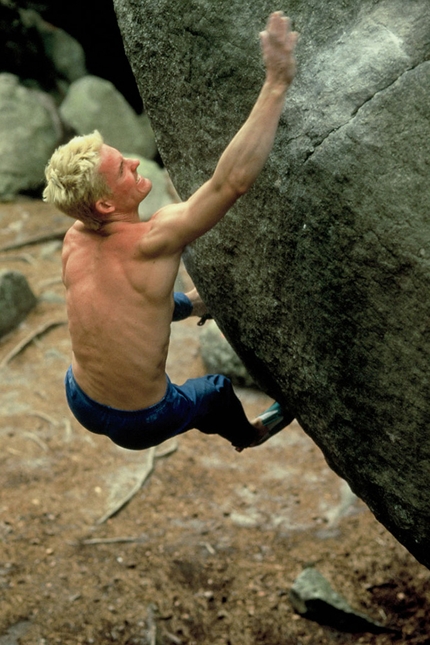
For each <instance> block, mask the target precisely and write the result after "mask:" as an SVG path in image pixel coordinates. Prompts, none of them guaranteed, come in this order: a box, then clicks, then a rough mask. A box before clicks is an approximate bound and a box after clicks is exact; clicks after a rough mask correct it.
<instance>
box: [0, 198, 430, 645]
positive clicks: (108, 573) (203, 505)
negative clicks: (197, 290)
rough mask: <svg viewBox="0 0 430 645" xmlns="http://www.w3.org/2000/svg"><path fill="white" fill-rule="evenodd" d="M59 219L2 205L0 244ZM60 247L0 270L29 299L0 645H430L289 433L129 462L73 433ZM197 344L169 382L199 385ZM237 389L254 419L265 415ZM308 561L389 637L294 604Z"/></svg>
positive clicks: (2, 415) (399, 585)
mask: <svg viewBox="0 0 430 645" xmlns="http://www.w3.org/2000/svg"><path fill="white" fill-rule="evenodd" d="M69 222H70V221H69V220H67V218H65V217H64V216H62V215H59V214H58V213H57V212H56V211H55V209H53V208H52V207H49V206H47V205H44V204H42V203H41V202H39V201H37V200H34V201H33V200H22V201H19V202H16V203H13V204H3V205H0V246H2V247H4V245H5V244H7V243H10V242H14V241H19V240H23V239H26V238H27V237H28V236H31V235H34V234H41V233H44V232H46V233H47V235H49V233H50V232H52V231H53V230H56V229H58V228H61V227H63V226H67V225H68V224H69ZM60 249H61V242H60V241H58V240H46V241H44V242H41V243H38V244H31V245H26V246H24V247H21V248H17V249H11V250H9V251H2V252H0V269H2V268H8V269H14V270H17V271H20V272H22V273H23V274H24V275H25V276H26V277H27V279H28V281H29V283H30V285H31V287H32V289H33V291H34V293H35V294H36V295H37V297H38V305H37V307H36V308H35V309H34V310H33V311H32V312H31V313H30V314H29V315H28V317H27V319H26V320H25V322H24V323H22V324H21V325H20V327H19V328H18V329H16V330H15V331H14V332H13V333H11V334H9V335H8V336H7V337H4V338H3V339H1V341H0V364H1V367H0V369H1V372H2V388H1V394H0V446H1V450H0V462H1V468H0V491H1V493H0V495H1V497H0V536H1V544H2V546H1V558H0V594H1V605H0V645H15V644H17V643H21V644H22V645H24V644H25V645H30V644H31V645H51V644H56V643H61V644H62V645H69V644H70V645H71V644H78V643H84V644H91V643H94V644H97V645H98V644H100V645H101V644H106V643H119V644H120V645H168V644H171V643H173V644H174V645H175V644H176V645H180V644H189V645H192V644H196V645H209V644H210V645H221V644H222V645H260V644H261V645H263V644H264V645H293V644H294V645H305V644H307V643H312V644H313V645H319V644H321V645H329V644H332V643H341V644H349V643H363V644H366V645H370V644H372V645H387V644H389V643H399V644H400V643H408V644H411V645H412V644H414V645H416V644H421V643H430V611H429V607H430V584H429V583H430V572H429V571H428V570H427V569H426V568H424V567H423V566H421V565H420V564H419V563H417V562H416V560H415V559H414V558H413V557H412V556H411V555H410V554H409V553H408V552H407V551H406V550H405V549H404V548H403V547H402V546H401V545H400V544H399V543H398V542H397V541H396V540H395V539H394V538H393V537H392V536H391V535H390V534H389V533H388V532H387V531H386V530H385V529H384V527H382V526H381V525H380V524H379V523H378V522H377V521H376V520H375V519H374V517H373V516H372V514H371V513H370V512H369V510H368V509H367V507H366V506H365V505H364V504H363V503H362V502H361V501H359V500H357V499H356V498H354V497H353V496H351V495H350V494H349V492H348V488H347V487H346V485H345V483H344V482H343V481H342V480H340V479H339V478H338V477H337V476H336V475H335V474H334V473H333V472H332V471H331V470H330V469H329V468H328V466H327V464H326V462H325V460H324V458H323V456H322V454H321V452H320V451H319V449H318V448H317V447H316V446H315V444H314V443H313V442H312V441H311V439H310V438H309V437H308V436H307V435H306V434H305V433H304V432H303V430H302V429H301V428H300V426H299V425H298V424H297V423H296V422H293V423H292V424H291V425H290V426H289V428H288V429H286V430H285V431H283V432H282V433H280V434H279V435H277V436H276V437H274V438H273V439H272V440H271V441H270V442H268V443H266V444H264V445H263V446H261V447H259V448H256V449H253V450H247V451H245V452H243V453H242V454H238V453H236V452H235V451H234V450H233V449H232V447H231V446H230V445H229V444H228V443H227V442H226V441H224V440H222V439H221V438H219V437H207V436H205V435H202V434H201V433H199V432H198V431H191V432H189V433H187V434H186V435H184V436H182V437H181V438H180V439H179V440H178V441H171V442H167V443H166V444H164V445H162V446H160V447H159V448H158V450H157V451H156V452H155V451H153V450H151V451H145V452H138V453H135V452H130V451H126V450H122V449H120V448H118V447H116V446H115V445H113V444H111V443H110V442H109V440H108V439H106V438H103V437H98V436H93V435H90V434H89V433H88V432H87V431H85V430H84V429H83V428H82V427H81V426H79V424H78V423H77V422H76V421H75V420H74V419H73V418H72V416H71V414H70V413H69V411H68V409H67V406H66V403H65V398H64V393H63V385H62V382H63V376H64V372H65V370H66V369H67V366H68V364H69V357H70V343H69V339H68V334H67V326H66V325H65V324H61V323H62V322H63V321H65V307H64V293H63V287H62V284H61V281H60ZM50 323H52V326H49V327H48V328H47V330H46V331H45V332H44V333H42V334H39V335H38V336H37V337H36V338H35V339H34V340H33V341H32V342H31V343H29V344H28V345H25V346H24V347H23V349H22V350H21V351H19V353H17V354H16V355H15V356H10V352H11V351H13V350H14V349H17V348H18V347H19V343H21V342H22V341H24V340H25V339H26V338H28V337H29V335H32V334H34V332H35V331H37V330H38V329H41V325H45V324H46V325H48V324H50ZM57 323H60V324H57ZM200 333H201V330H200V328H199V327H197V326H196V323H195V320H188V321H185V322H183V323H177V324H175V325H174V326H173V333H172V351H171V355H170V360H169V366H168V367H169V373H170V376H171V378H172V380H174V381H176V382H182V381H183V380H185V379H186V378H188V377H190V376H198V375H200V374H203V373H204V372H205V368H204V365H203V363H202V360H201V357H200V350H199V347H200V345H199V334H200ZM8 357H9V359H8ZM238 393H239V395H240V397H241V399H242V401H243V403H244V406H245V408H246V410H247V412H248V414H249V416H254V415H255V414H257V413H258V412H259V411H261V410H262V409H263V408H264V407H265V406H266V405H267V404H268V403H270V400H269V399H268V398H267V397H266V396H265V395H264V394H262V393H261V392H257V391H254V390H244V389H243V390H238ZM149 471H150V474H149V476H148V477H147V478H146V479H145V481H144V483H143V485H142V486H139V482H140V480H141V479H143V478H144V477H145V473H147V472H149ZM133 488H137V492H136V491H135V492H134V494H133V495H132V496H131V499H130V501H129V502H128V503H127V504H125V505H124V506H123V507H122V508H121V510H119V511H118V512H117V513H116V514H114V515H113V516H112V517H109V518H107V517H106V516H107V515H109V514H110V513H111V512H112V510H113V509H114V508H115V507H116V506H117V504H118V503H119V502H121V501H122V500H123V499H124V497H125V496H127V495H128V494H129V493H131V492H133ZM309 564H312V565H314V566H315V567H316V568H317V569H318V570H319V571H320V572H321V573H322V574H323V575H324V576H325V577H326V578H327V580H328V581H329V582H330V583H331V585H332V586H333V588H334V589H335V590H336V591H337V592H338V593H340V594H342V595H343V596H344V597H345V598H346V599H347V601H348V602H349V604H350V605H351V606H352V607H353V608H354V609H355V610H358V611H361V612H364V613H366V614H367V615H368V616H370V617H371V618H372V619H375V620H377V621H379V622H381V623H383V624H384V625H388V626H390V627H391V628H393V629H394V630H395V631H393V632H391V633H383V634H372V633H369V632H363V633H350V632H341V631H338V630H336V629H335V628H333V627H329V626H324V625H321V624H319V623H317V622H314V621H311V620H308V619H306V618H303V617H302V616H300V615H298V614H296V613H295V612H294V609H293V607H292V605H291V602H290V599H289V591H290V588H291V586H292V584H293V582H294V580H295V579H296V577H297V576H298V575H299V574H300V572H301V571H302V569H303V567H305V566H307V565H309Z"/></svg>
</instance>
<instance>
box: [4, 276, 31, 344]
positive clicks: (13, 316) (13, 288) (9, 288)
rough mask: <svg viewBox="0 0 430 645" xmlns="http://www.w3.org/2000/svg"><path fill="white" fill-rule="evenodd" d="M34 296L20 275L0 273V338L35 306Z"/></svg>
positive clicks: (25, 280) (23, 277)
mask: <svg viewBox="0 0 430 645" xmlns="http://www.w3.org/2000/svg"><path fill="white" fill-rule="evenodd" d="M36 302H37V301H36V296H35V295H34V293H33V292H32V290H31V289H30V286H29V284H28V282H27V279H26V278H25V276H24V275H22V273H19V271H10V270H8V269H3V270H1V271H0V337H1V336H4V335H5V334H7V333H8V332H10V331H12V329H14V328H15V327H16V326H17V325H19V323H20V322H22V321H23V320H24V318H25V317H26V315H27V314H28V312H29V311H31V309H33V307H34V306H35V305H36Z"/></svg>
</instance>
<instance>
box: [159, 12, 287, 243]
mask: <svg viewBox="0 0 430 645" xmlns="http://www.w3.org/2000/svg"><path fill="white" fill-rule="evenodd" d="M260 39H261V48H262V54H263V60H264V63H265V67H266V78H265V82H264V84H263V87H262V89H261V91H260V94H259V96H258V99H257V101H256V103H255V105H254V107H253V109H252V111H251V114H250V115H249V117H248V119H247V120H246V122H245V123H244V125H243V126H242V127H241V129H240V130H239V132H238V133H237V134H236V136H235V137H234V138H233V139H232V141H231V142H230V143H229V145H228V146H227V148H226V149H225V151H224V153H223V154H222V156H221V158H220V160H219V162H218V164H217V167H216V169H215V172H214V174H213V176H212V177H211V179H210V180H209V181H207V182H206V183H205V184H203V186H201V188H199V189H198V190H197V191H196V192H195V193H194V194H193V195H192V196H191V197H190V198H189V199H188V200H187V201H186V202H183V203H181V204H176V205H174V206H170V207H167V208H165V209H163V210H162V211H160V212H159V213H158V214H157V215H156V216H155V217H154V222H153V227H152V230H151V234H150V235H149V237H148V239H147V242H150V238H151V237H152V241H153V242H156V239H157V238H159V240H158V241H159V242H160V243H161V244H163V241H164V242H165V243H167V246H168V247H170V245H173V247H175V246H176V248H183V247H185V246H186V245H187V244H189V243H190V242H192V241H194V240H195V239H197V238H198V237H200V236H201V235H203V234H204V233H206V232H207V231H208V230H209V229H211V228H212V227H213V226H215V224H217V222H218V221H219V220H220V219H221V218H222V217H223V216H224V215H225V213H226V212H227V211H228V210H229V208H231V206H232V205H233V204H234V202H235V201H236V200H237V199H238V198H239V197H240V196H241V195H243V194H244V193H246V192H247V191H248V190H249V188H250V187H251V186H252V184H253V183H254V181H255V179H256V178H257V177H258V175H259V173H260V172H261V170H262V168H263V166H264V164H265V162H266V160H267V158H268V156H269V153H270V151H271V149H272V146H273V142H274V139H275V135H276V130H277V127H278V123H279V118H280V116H281V113H282V110H283V106H284V101H285V95H286V92H287V89H288V87H289V85H290V84H291V82H292V80H293V78H294V75H295V71H296V62H295V57H294V49H295V45H296V42H297V33H296V32H292V31H291V26H290V20H289V19H288V18H286V17H284V16H283V14H282V12H280V11H277V12H275V13H272V14H271V16H270V17H269V20H268V23H267V26H266V29H265V31H263V32H261V34H260ZM171 250H175V249H174V248H172V249H171Z"/></svg>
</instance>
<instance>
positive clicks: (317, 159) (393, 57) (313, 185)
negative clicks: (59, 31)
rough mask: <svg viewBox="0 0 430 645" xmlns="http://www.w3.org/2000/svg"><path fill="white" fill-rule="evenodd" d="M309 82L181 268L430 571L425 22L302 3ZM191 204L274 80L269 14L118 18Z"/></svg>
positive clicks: (417, 7) (138, 4)
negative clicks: (266, 81) (258, 169)
mask: <svg viewBox="0 0 430 645" xmlns="http://www.w3.org/2000/svg"><path fill="white" fill-rule="evenodd" d="M289 7H290V8H289V10H290V13H291V18H292V19H293V23H294V27H295V28H296V29H298V30H299V31H300V32H301V39H300V42H299V46H298V52H297V56H298V75H297V77H296V79H295V81H294V84H293V86H292V87H291V89H290V92H289V95H288V97H287V102H286V106H285V110H284V113H283V117H282V119H281V124H280V128H279V133H278V137H277V140H276V144H275V147H274V150H273V153H272V155H271V158H270V160H269V162H268V163H267V164H266V167H265V169H264V171H263V173H262V174H261V176H260V178H259V180H258V181H257V183H256V184H255V186H254V188H253V189H252V191H251V192H250V193H249V194H247V195H246V196H245V197H244V198H242V199H241V200H240V202H239V203H238V204H237V205H236V206H235V207H234V208H233V209H232V210H231V211H230V213H229V214H228V215H227V216H226V217H225V218H224V220H223V221H222V222H221V223H220V224H219V225H218V226H217V227H215V229H213V230H212V231H211V232H210V233H209V234H207V235H206V236H204V237H203V238H202V239H200V240H199V241H198V242H197V243H195V244H194V245H193V246H192V247H191V248H189V250H188V252H187V257H186V263H187V268H188V269H189V271H190V272H191V274H192V277H193V278H194V280H195V282H196V284H197V287H198V288H199V290H200V292H201V293H202V296H203V297H204V299H205V301H206V302H207V304H208V306H209V309H210V311H211V312H213V314H214V316H215V318H216V320H217V323H218V324H219V326H220V327H221V329H222V330H223V332H224V333H225V335H226V336H227V338H228V340H229V341H230V343H231V344H232V345H233V347H234V349H235V350H236V352H237V353H238V355H239V356H240V357H241V359H242V360H243V361H244V363H245V365H246V367H247V368H248V370H249V371H250V373H251V374H252V376H253V377H254V378H255V380H256V381H257V382H258V384H259V385H260V386H261V387H262V388H263V389H264V390H265V391H266V392H268V393H269V394H270V395H272V396H273V397H274V398H276V399H278V400H279V401H280V402H281V403H283V404H284V405H286V406H288V407H289V408H290V409H291V410H292V411H293V412H294V413H295V415H296V417H297V418H298V420H299V422H300V423H301V425H302V427H303V428H304V430H305V431H306V432H307V433H308V434H309V435H310V436H311V437H312V438H313V439H314V440H315V441H316V443H317V444H318V445H319V446H320V447H321V449H322V450H323V452H324V454H325V456H326V458H327V461H328V462H329V464H330V465H331V467H332V468H333V469H334V470H335V471H336V472H338V473H339V474H340V475H341V476H342V477H343V478H344V479H346V480H347V481H348V483H349V484H350V486H351V488H352V489H353V491H354V492H355V493H356V494H358V495H359V496H360V497H361V498H362V499H364V500H365V501H366V503H367V504H368V505H369V507H370V508H371V510H372V511H373V512H374V514H375V515H376V517H377V518H378V519H379V520H380V521H381V522H382V523H383V524H384V525H385V526H386V527H387V528H388V529H389V530H390V531H391V532H392V533H393V534H394V535H395V536H396V537H397V538H398V539H399V540H400V541H401V542H402V543H403V544H404V545H405V546H406V547H407V548H408V549H409V550H410V551H411V553H413V554H414V555H415V557H417V558H418V559H419V560H420V561H421V562H422V563H424V564H425V565H427V566H430V495H429V492H428V491H429V484H430V429H429V417H430V378H429V367H428V366H429V364H430V360H429V359H430V328H429V320H430V299H429V297H428V294H429V289H430V264H429V258H430V222H429V214H428V213H429V205H430V182H429V181H428V179H429V159H430V101H429V87H430V61H429V57H430V38H429V36H430V4H429V3H428V0H411V1H410V2H408V3H405V2H404V0H360V1H358V0H345V1H344V2H342V3H339V2H337V0H336V1H335V0H327V2H324V3H321V2H316V0H310V1H309V0H295V2H293V3H290V5H289ZM115 8H116V11H117V15H118V21H119V24H120V27H121V30H122V33H123V38H124V42H125V46H126V52H127V54H128V56H129V59H130V61H131V63H132V67H133V70H134V73H135V76H136V79H137V82H138V84H139V87H140V91H141V94H142V97H143V100H144V103H145V107H146V109H147V111H148V114H149V116H150V118H151V123H152V125H153V127H154V130H155V133H156V136H157V142H158V146H159V150H160V153H161V155H162V157H163V160H164V162H165V164H166V166H167V169H168V171H169V173H170V175H171V177H172V179H173V181H174V183H175V185H176V188H177V190H178V192H179V194H180V195H181V197H182V198H187V197H188V196H189V195H190V194H191V193H192V192H193V191H194V190H195V189H196V188H197V187H198V186H199V185H201V184H202V182H203V181H204V180H206V179H207V178H208V177H209V176H210V174H211V173H212V171H213V169H214V166H215V164H216V161H217V159H218V158H219V155H220V153H221V152H222V150H223V149H224V147H225V145H226V144H227V142H228V141H229V140H230V139H231V137H232V136H233V134H234V133H235V131H236V130H237V129H238V128H239V127H240V125H241V123H242V122H243V121H244V120H245V118H246V116H247V115H248V113H249V110H250V109H251V107H252V104H253V102H254V100H255V98H256V95H257V93H258V91H259V89H260V86H261V82H262V79H263V69H262V63H261V56H260V52H259V43H258V32H259V31H260V30H261V29H262V28H264V25H265V22H266V19H267V14H268V12H269V11H270V10H271V7H270V8H268V5H267V3H266V2H264V0H255V1H254V2H252V3H251V2H244V1H239V0H229V1H228V2H226V1H225V0H220V2H217V3H214V2H210V1H209V0H200V1H199V2H191V1H189V2H188V1H186V2H184V1H183V0H180V1H179V0H172V1H170V2H168V3H167V2H166V1H161V0H145V2H144V1H143V0H115Z"/></svg>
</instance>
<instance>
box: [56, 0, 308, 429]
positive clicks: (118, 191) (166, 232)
mask: <svg viewBox="0 0 430 645" xmlns="http://www.w3.org/2000/svg"><path fill="white" fill-rule="evenodd" d="M296 40H297V34H296V33H295V32H292V31H291V28H290V22H289V20H288V19H287V18H285V17H284V16H283V15H282V13H281V12H276V13H274V14H272V15H271V17H270V18H269V21H268V24H267V27H266V31H265V32H262V34H261V44H262V51H263V59H264V61H265V65H266V80H265V83H264V85H263V87H262V90H261V92H260V95H259V97H258V99H257V101H256V104H255V106H254V108H253V110H252V112H251V114H250V116H249V117H248V119H247V121H246V122H245V124H244V125H243V126H242V128H241V129H240V130H239V132H238V133H237V135H236V136H235V137H234V139H233V140H232V141H231V143H230V144H229V145H228V146H227V148H226V150H225V151H224V153H223V155H222V156H221V159H220V160H219V162H218V165H217V167H216V169H215V172H214V174H213V176H212V177H211V178H210V179H209V180H208V181H207V182H206V183H205V184H204V185H203V186H201V187H200V188H199V189H198V190H197V191H196V192H195V193H194V194H193V195H192V196H191V197H190V198H189V199H188V200H187V201H184V202H180V203H176V204H170V205H168V206H166V207H164V208H162V209H160V210H159V211H157V212H156V213H155V214H154V215H153V216H152V217H151V219H150V220H149V221H147V222H141V221H140V219H139V214H138V208H139V204H140V202H141V201H142V200H143V199H145V197H146V196H147V195H148V194H149V192H150V190H151V182H150V181H149V180H148V179H145V178H144V177H141V176H140V175H139V173H138V166H139V162H138V160H136V159H127V158H124V157H123V156H122V154H121V153H120V152H119V151H118V150H116V149H115V148H112V147H110V146H107V145H103V147H102V151H101V164H100V167H99V172H100V173H102V174H103V175H104V177H105V178H106V181H107V184H108V186H109V188H110V194H109V195H106V196H105V197H104V198H103V199H101V200H99V201H98V202H97V203H96V204H95V208H96V211H97V215H98V218H99V221H100V222H101V224H102V226H101V228H100V229H99V230H97V231H94V230H90V229H89V228H87V227H85V225H84V224H83V223H82V222H79V221H77V222H75V224H74V225H73V226H72V227H71V228H70V230H69V232H68V233H67V235H66V238H65V241H64V247H63V280H64V284H65V286H66V293H67V296H66V298H67V310H68V318H69V328H70V335H71V340H72V351H73V358H72V367H73V372H74V375H75V378H76V381H77V382H78V384H79V385H80V386H81V388H82V389H83V390H84V391H85V392H86V394H87V395H88V396H90V397H91V398H92V399H94V400H96V401H98V402H99V403H102V404H105V405H109V406H111V407H114V408H119V409H123V410H138V409H142V408H146V407H148V406H151V405H153V404H155V403H157V402H158V401H160V400H161V399H162V397H163V396H164V394H165V391H166V373H165V368H166V359H167V353H168V348H169V340H170V326H171V321H172V312H173V288H174V283H175V279H176V277H177V273H178V270H179V265H180V260H181V255H182V253H183V251H184V248H185V247H186V246H187V244H190V243H191V242H193V241H194V240H195V239H197V238H198V237H200V236H201V235H204V233H206V232H207V231H208V230H210V229H211V228H212V227H213V226H215V225H216V224H217V222H218V221H219V220H220V219H221V218H222V217H223V216H224V215H225V213H227V211H228V210H229V209H230V208H231V206H232V205H233V204H234V202H235V201H236V200H237V199H238V198H239V197H240V196H241V195H243V194H244V193H245V192H246V191H247V190H249V188H250V187H251V185H252V184H253V182H254V181H255V179H256V177H257V176H258V174H259V173H260V171H261V169H262V167H263V165H264V163H265V161H266V159H267V157H268V154H269V153H270V150H271V148H272V145H273V141H274V137H275V134H276V129H277V125H278V121H279V117H280V115H281V113H282V109H283V105H284V100H285V93H286V91H287V88H288V87H289V85H290V83H291V81H292V79H293V77H294V74H295V59H294V48H295V44H296ZM188 295H189V297H190V299H191V301H192V303H193V307H194V309H193V314H194V315H196V316H202V315H203V314H204V313H205V312H206V308H205V305H204V303H203V302H202V301H201V299H200V297H199V295H198V293H197V291H196V290H195V289H193V290H192V291H191V292H190V293H189V294H188ZM252 423H253V424H254V425H255V426H256V427H258V428H261V429H262V430H263V429H264V426H262V424H261V422H260V420H259V419H256V420H254V421H253V422H252Z"/></svg>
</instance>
